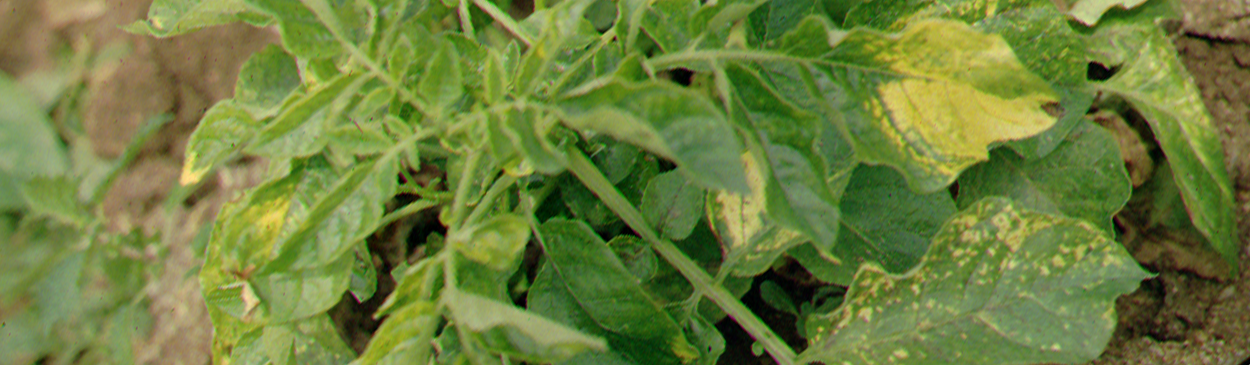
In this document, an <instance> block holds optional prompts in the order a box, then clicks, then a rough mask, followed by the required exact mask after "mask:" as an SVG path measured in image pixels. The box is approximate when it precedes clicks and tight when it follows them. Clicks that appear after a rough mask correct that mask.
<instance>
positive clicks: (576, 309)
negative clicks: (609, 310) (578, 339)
mask: <svg viewBox="0 0 1250 365" xmlns="http://www.w3.org/2000/svg"><path fill="white" fill-rule="evenodd" d="M526 304H527V305H528V306H529V310H530V311H532V312H534V313H538V314H540V315H542V316H544V317H547V318H550V319H551V320H553V321H555V322H558V323H561V324H564V325H566V326H569V327H571V328H574V329H577V330H579V331H581V332H582V333H586V334H588V335H591V336H597V337H600V338H603V339H605V340H606V341H607V344H608V348H610V349H611V351H600V352H583V353H581V354H578V355H577V356H574V357H572V358H570V359H569V360H568V361H567V362H564V363H563V364H565V365H600V364H606V365H650V364H657V365H658V364H666V365H667V364H673V365H676V364H683V363H685V361H684V359H683V358H682V357H679V356H677V355H676V354H674V353H673V352H671V351H657V349H667V347H668V343H667V342H666V341H665V339H664V338H650V339H647V338H635V337H630V336H627V335H624V334H621V333H618V332H613V331H610V330H608V329H605V328H604V327H602V326H601V325H600V324H599V323H598V322H596V321H595V319H594V318H593V317H591V315H590V314H589V313H587V309H586V308H585V307H584V306H583V305H582V304H581V303H580V302H579V301H578V300H577V298H576V297H574V296H573V293H572V292H570V289H569V287H568V284H567V282H566V281H565V277H564V276H562V275H561V274H560V273H558V272H556V269H555V267H554V266H553V265H552V264H551V263H550V262H548V263H547V264H545V265H543V266H542V268H540V269H539V270H538V276H537V277H535V278H534V284H533V285H532V286H530V291H529V293H528V297H527V299H526Z"/></svg>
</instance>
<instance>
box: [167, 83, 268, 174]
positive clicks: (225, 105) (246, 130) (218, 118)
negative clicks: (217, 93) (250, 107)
mask: <svg viewBox="0 0 1250 365" xmlns="http://www.w3.org/2000/svg"><path fill="white" fill-rule="evenodd" d="M261 127H262V125H261V123H260V122H257V121H256V120H255V119H252V115H251V113H249V112H248V111H247V110H246V109H244V108H243V106H241V105H239V104H237V103H235V102H234V101H232V100H223V101H221V102H219V103H217V104H216V105H213V107H212V108H209V109H208V112H206V113H204V118H203V119H201V120H200V124H199V126H198V127H196V128H195V132H192V133H191V137H190V139H188V140H187V151H186V156H187V159H186V162H185V163H183V165H182V175H181V176H180V177H179V178H178V182H179V183H181V184H182V185H191V184H194V183H197V182H199V181H200V180H201V179H203V178H204V175H206V174H208V172H209V171H212V169H213V168H214V167H216V166H217V165H220V164H221V163H223V162H225V161H226V160H227V159H229V158H230V156H233V155H234V154H235V153H237V152H238V151H240V150H242V149H243V148H244V146H246V144H247V143H248V141H250V140H251V139H252V138H253V137H254V136H255V135H256V133H258V132H260V129H261Z"/></svg>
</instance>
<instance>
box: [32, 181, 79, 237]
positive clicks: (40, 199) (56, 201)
mask: <svg viewBox="0 0 1250 365" xmlns="http://www.w3.org/2000/svg"><path fill="white" fill-rule="evenodd" d="M21 190H22V197H23V198H25V199H26V205H27V206H28V207H30V210H31V214H33V215H35V216H38V217H47V218H51V219H53V220H55V221H57V222H60V223H62V224H67V225H70V226H73V227H75V228H78V229H82V228H83V227H85V226H86V225H87V224H88V223H90V222H91V220H92V218H94V217H93V216H92V215H91V213H90V212H88V211H87V208H86V207H85V206H84V205H83V204H82V203H81V202H79V201H78V183H77V181H74V180H72V179H70V178H68V177H64V176H61V177H42V176H40V177H35V178H33V179H30V180H27V181H26V182H25V183H24V184H22V188H21Z"/></svg>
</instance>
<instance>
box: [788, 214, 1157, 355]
mask: <svg viewBox="0 0 1250 365" xmlns="http://www.w3.org/2000/svg"><path fill="white" fill-rule="evenodd" d="M1149 276H1150V275H1149V274H1148V273H1146V272H1145V271H1143V270H1142V269H1141V267H1139V266H1138V265H1137V262H1136V261H1134V260H1133V258H1132V257H1131V256H1129V255H1128V253H1127V252H1126V251H1125V250H1124V248H1123V247H1121V246H1120V245H1119V244H1118V243H1116V242H1115V241H1112V240H1111V239H1110V238H1108V237H1107V236H1106V235H1105V234H1104V233H1103V232H1101V231H1100V230H1099V229H1098V228H1097V227H1094V226H1093V225H1091V224H1089V223H1086V222H1084V221H1080V220H1074V219H1070V218H1063V217H1059V216H1053V215H1048V214H1044V213H1038V212H1034V211H1030V210H1027V209H1021V208H1019V206H1018V205H1016V204H1014V203H1011V202H1010V201H1008V200H1006V199H1002V198H989V199H985V200H982V201H981V202H979V203H977V204H974V205H973V206H971V207H969V208H968V209H966V210H964V211H962V212H960V213H959V214H957V215H956V216H955V217H953V218H952V219H951V220H950V221H949V222H948V223H947V224H946V225H945V226H944V227H943V228H942V230H941V231H939V232H938V234H937V235H936V236H934V238H933V244H932V246H931V247H930V248H929V251H928V253H926V254H925V256H924V258H922V259H921V262H920V264H919V266H917V268H916V269H914V270H912V271H909V272H907V273H906V274H903V275H894V274H889V273H887V272H885V270H883V269H882V268H881V267H880V266H878V265H871V264H870V265H867V266H865V267H864V268H862V269H861V270H860V271H859V272H858V273H857V274H856V275H855V280H854V282H853V283H852V284H851V286H850V289H849V290H848V292H847V294H846V299H845V302H844V304H843V305H842V307H841V308H839V309H838V310H836V311H834V312H832V313H830V314H828V315H817V316H812V317H810V318H809V320H808V322H807V323H806V328H807V330H808V332H809V338H810V339H811V344H812V345H811V346H810V347H808V349H807V350H806V351H804V352H803V353H802V354H801V355H800V356H799V359H798V360H799V361H800V362H808V361H821V362H824V363H826V364H842V363H857V364H887V363H888V364H953V363H958V364H1033V363H1039V362H1057V363H1073V362H1084V361H1088V360H1091V359H1094V358H1096V357H1098V354H1099V353H1101V352H1102V349H1103V347H1104V346H1106V344H1107V341H1108V340H1109V339H1110V337H1111V332H1112V330H1113V329H1114V328H1115V324H1116V315H1115V299H1116V297H1118V296H1120V295H1122V294H1127V293H1129V292H1132V291H1133V290H1135V289H1136V288H1137V286H1138V284H1139V282H1140V281H1141V280H1142V279H1145V278H1147V277H1149Z"/></svg>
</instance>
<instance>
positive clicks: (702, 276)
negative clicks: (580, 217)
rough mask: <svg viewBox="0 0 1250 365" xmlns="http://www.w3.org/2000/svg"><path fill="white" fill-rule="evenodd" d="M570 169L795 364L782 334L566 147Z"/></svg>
mask: <svg viewBox="0 0 1250 365" xmlns="http://www.w3.org/2000/svg"><path fill="white" fill-rule="evenodd" d="M567 150H568V157H569V171H571V172H573V175H576V176H577V178H578V179H579V180H581V181H582V183H583V184H585V185H586V187H587V188H589V189H590V191H593V192H594V193H595V195H597V196H599V199H600V200H602V201H603V204H605V205H607V206H608V208H609V209H611V210H612V211H613V212H615V213H616V214H617V215H618V216H620V217H621V220H623V221H625V224H627V225H629V227H630V228H632V229H633V230H634V232H637V233H638V234H639V235H641V236H642V238H643V239H645V240H647V242H650V243H651V247H652V248H653V249H655V251H656V252H657V253H659V254H660V256H661V257H664V260H665V261H668V262H669V264H672V265H673V267H674V268H676V269H677V271H678V272H680V273H681V275H682V276H684V277H686V280H689V281H690V284H691V285H693V286H694V288H695V292H698V293H703V295H704V296H706V297H707V298H708V299H710V300H712V302H713V303H716V305H717V306H719V307H720V308H721V310H724V311H725V313H727V314H729V317H731V318H733V319H734V321H736V322H738V325H739V326H742V329H744V330H746V331H747V333H750V334H751V337H754V338H755V340H756V341H759V343H760V344H762V345H763V346H764V349H765V350H767V351H768V353H769V354H770V355H772V357H773V360H776V361H777V363H778V364H782V365H791V364H794V357H795V354H794V349H791V348H790V346H789V345H787V344H786V343H785V342H784V341H782V340H781V337H779V336H777V334H776V333H773V330H772V329H770V328H768V326H767V325H765V324H764V322H763V321H761V320H760V319H759V317H756V316H755V313H752V312H751V310H750V309H748V308H747V307H746V306H745V305H743V304H742V302H740V301H738V297H737V296H734V295H733V293H730V292H729V291H728V290H726V289H725V288H724V287H722V286H720V285H716V284H715V283H714V282H713V281H712V278H711V277H710V276H708V274H707V272H705V271H703V269H702V268H700V267H699V265H698V264H696V263H695V262H694V261H693V260H691V259H690V258H689V257H687V256H686V254H684V253H682V252H681V250H680V249H678V248H677V246H676V245H673V243H672V242H669V241H668V240H665V239H662V238H660V236H659V235H658V234H656V233H655V230H654V229H652V228H651V226H650V224H648V223H647V221H646V220H645V219H643V218H642V213H640V212H639V211H638V209H637V208H634V206H633V204H630V203H629V201H628V200H625V197H624V196H623V195H621V192H620V191H618V190H616V187H615V186H612V183H611V182H608V179H607V178H606V177H604V176H603V173H602V172H600V171H599V169H598V168H596V167H595V165H594V164H592V163H591V162H590V159H588V158H586V155H585V154H583V153H582V152H581V151H579V150H577V149H576V148H574V147H569V148H568V149H567Z"/></svg>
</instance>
